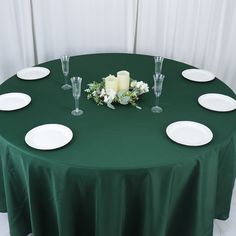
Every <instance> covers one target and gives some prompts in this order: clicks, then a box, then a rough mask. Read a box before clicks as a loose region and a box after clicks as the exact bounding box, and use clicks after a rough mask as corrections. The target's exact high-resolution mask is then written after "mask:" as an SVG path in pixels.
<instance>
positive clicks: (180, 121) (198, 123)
mask: <svg viewBox="0 0 236 236" xmlns="http://www.w3.org/2000/svg"><path fill="white" fill-rule="evenodd" d="M177 123H192V124H197V125H200V126H202V127H204V128H205V129H206V130H207V131H208V132H209V134H210V138H209V141H207V142H204V143H203V144H196V145H194V144H185V143H182V142H178V141H176V140H174V139H173V138H172V137H171V135H170V134H169V129H170V128H171V126H174V125H176V124H177ZM166 134H167V136H168V138H169V139H170V140H172V141H173V142H175V143H178V144H180V145H183V146H187V147H201V146H204V145H206V144H208V143H210V142H211V141H212V139H213V137H214V134H213V132H212V130H211V129H210V128H209V127H208V126H206V125H204V124H202V123H200V122H196V121H191V120H179V121H174V122H172V123H170V124H169V125H168V126H167V127H166Z"/></svg>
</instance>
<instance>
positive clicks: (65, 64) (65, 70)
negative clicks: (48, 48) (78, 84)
mask: <svg viewBox="0 0 236 236" xmlns="http://www.w3.org/2000/svg"><path fill="white" fill-rule="evenodd" d="M69 62H70V57H69V56H67V55H63V56H62V57H61V68H62V72H63V75H64V79H65V84H64V85H62V87H61V88H62V89H64V90H68V89H71V85H69V84H68V75H69V69H70V64H69Z"/></svg>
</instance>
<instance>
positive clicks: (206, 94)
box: [198, 93, 236, 113]
mask: <svg viewBox="0 0 236 236" xmlns="http://www.w3.org/2000/svg"><path fill="white" fill-rule="evenodd" d="M208 95H220V96H223V97H227V98H230V99H232V100H234V101H235V108H234V109H231V110H226V111H222V110H214V109H211V108H209V107H205V106H204V105H203V104H201V101H200V100H201V99H202V98H203V97H206V96H208ZM198 104H199V105H200V106H201V107H203V108H205V109H207V110H209V111H214V112H223V113H224V112H231V111H234V110H235V109H236V100H235V99H234V98H232V97H230V96H228V95H225V94H222V93H204V94H202V95H200V96H199V97H198Z"/></svg>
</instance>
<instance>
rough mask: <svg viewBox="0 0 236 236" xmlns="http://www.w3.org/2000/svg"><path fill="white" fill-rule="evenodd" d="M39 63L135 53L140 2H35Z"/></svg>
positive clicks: (36, 0) (113, 0)
mask: <svg viewBox="0 0 236 236" xmlns="http://www.w3.org/2000/svg"><path fill="white" fill-rule="evenodd" d="M33 16H34V29H35V38H36V51H37V58H38V60H39V62H42V61H46V60H48V59H54V58H58V57H60V55H62V54H64V53H68V54H70V55H78V54H86V53H98V52H131V53H132V52H133V45H134V35H135V34H134V33H135V22H136V18H135V17H136V1H126V0H119V1H117V0H99V1H97V0H86V1H78V0H68V1H65V0H50V1H48V0H40V1H38V0H33Z"/></svg>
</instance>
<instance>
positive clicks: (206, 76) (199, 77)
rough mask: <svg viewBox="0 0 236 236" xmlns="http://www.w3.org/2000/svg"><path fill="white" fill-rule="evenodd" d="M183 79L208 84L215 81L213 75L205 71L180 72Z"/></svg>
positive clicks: (189, 70)
mask: <svg viewBox="0 0 236 236" xmlns="http://www.w3.org/2000/svg"><path fill="white" fill-rule="evenodd" d="M182 75H183V77H184V78H186V79H188V80H192V81H195V82H208V81H211V80H213V79H215V75H214V74H213V73H212V72H209V71H207V70H200V69H188V70H184V71H183V72H182Z"/></svg>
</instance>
